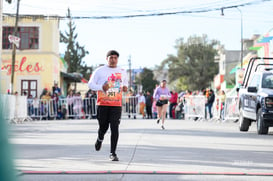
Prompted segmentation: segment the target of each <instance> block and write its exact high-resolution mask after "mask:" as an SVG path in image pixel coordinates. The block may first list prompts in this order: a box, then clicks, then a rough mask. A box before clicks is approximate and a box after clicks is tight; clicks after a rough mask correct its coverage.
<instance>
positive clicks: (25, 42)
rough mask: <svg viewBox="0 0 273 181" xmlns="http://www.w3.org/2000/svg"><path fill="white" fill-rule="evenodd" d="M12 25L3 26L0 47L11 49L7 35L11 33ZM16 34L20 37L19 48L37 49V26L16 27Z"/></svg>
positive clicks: (12, 30)
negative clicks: (0, 45)
mask: <svg viewBox="0 0 273 181" xmlns="http://www.w3.org/2000/svg"><path fill="white" fill-rule="evenodd" d="M13 32H14V27H11V26H4V27H3V40H2V41H3V42H2V49H12V44H11V43H10V42H9V39H8V37H9V35H13ZM18 36H19V37H20V38H21V40H20V46H19V49H21V50H25V49H38V48H39V27H22V26H21V27H18Z"/></svg>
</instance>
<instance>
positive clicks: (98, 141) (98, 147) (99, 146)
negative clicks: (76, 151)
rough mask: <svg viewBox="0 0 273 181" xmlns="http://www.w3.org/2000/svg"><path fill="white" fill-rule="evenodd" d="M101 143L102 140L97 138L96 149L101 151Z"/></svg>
mask: <svg viewBox="0 0 273 181" xmlns="http://www.w3.org/2000/svg"><path fill="white" fill-rule="evenodd" d="M101 144H102V141H100V140H99V139H97V141H96V143H95V149H96V151H100V149H101Z"/></svg>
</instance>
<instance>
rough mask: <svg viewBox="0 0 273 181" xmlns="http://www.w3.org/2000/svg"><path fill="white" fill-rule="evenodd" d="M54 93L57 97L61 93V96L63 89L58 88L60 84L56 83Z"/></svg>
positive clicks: (53, 88)
mask: <svg viewBox="0 0 273 181" xmlns="http://www.w3.org/2000/svg"><path fill="white" fill-rule="evenodd" d="M52 93H56V94H57V95H58V94H59V93H60V94H61V88H60V87H58V84H57V83H56V82H55V83H54V86H53V87H52Z"/></svg>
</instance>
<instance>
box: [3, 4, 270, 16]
mask: <svg viewBox="0 0 273 181" xmlns="http://www.w3.org/2000/svg"><path fill="white" fill-rule="evenodd" d="M268 1H272V0H256V1H252V2H246V3H241V4H237V5H229V6H223V7H217V8H206V9H199V8H197V9H196V10H183V11H172V12H154V13H145V14H131V15H119V16H72V17H67V16H58V15H48V16H46V15H38V16H40V17H45V18H54V19H61V20H64V19H70V18H71V19H75V20H76V19H126V18H137V17H153V16H167V15H179V14H198V13H207V12H212V11H220V10H221V9H232V8H238V7H245V6H250V5H256V4H260V3H262V2H268ZM208 7H209V6H208ZM3 15H5V16H11V17H12V16H15V15H14V14H11V13H3ZM33 16H35V15H30V14H25V15H20V17H23V18H32V17H33Z"/></svg>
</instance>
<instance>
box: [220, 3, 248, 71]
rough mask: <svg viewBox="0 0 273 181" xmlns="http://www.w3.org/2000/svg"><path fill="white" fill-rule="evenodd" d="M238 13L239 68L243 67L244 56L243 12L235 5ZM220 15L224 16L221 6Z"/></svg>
mask: <svg viewBox="0 0 273 181" xmlns="http://www.w3.org/2000/svg"><path fill="white" fill-rule="evenodd" d="M235 8H236V9H237V10H238V11H239V13H240V15H241V51H240V63H241V68H243V58H244V49H243V48H244V40H243V13H242V11H241V10H240V9H239V8H238V7H237V6H236V7H235ZM221 16H224V8H221Z"/></svg>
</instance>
